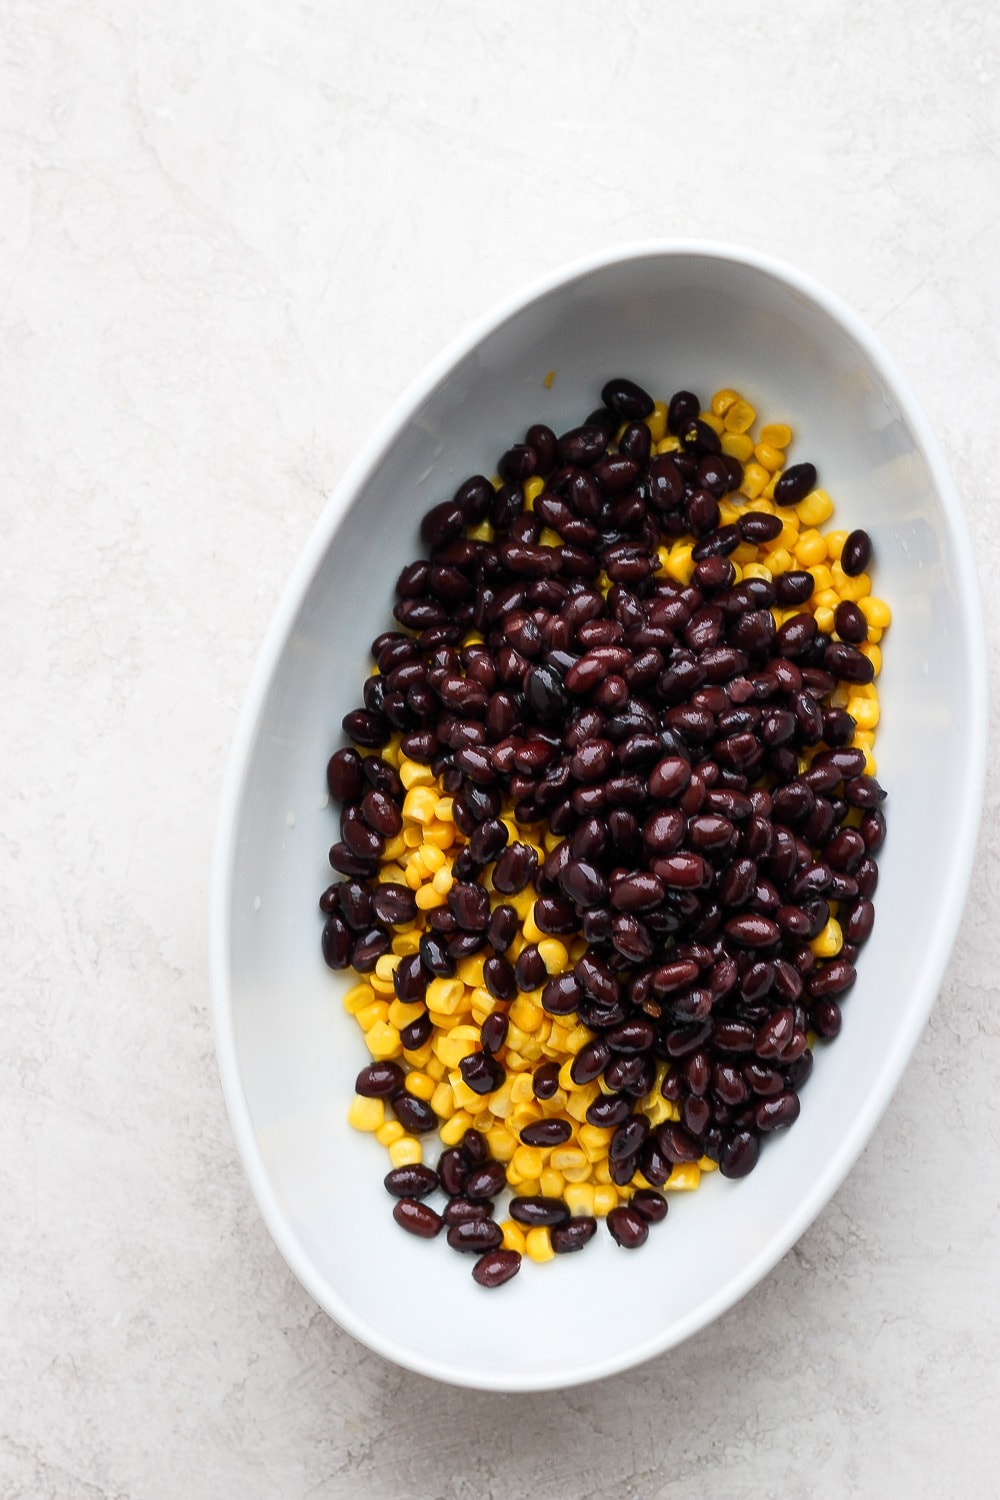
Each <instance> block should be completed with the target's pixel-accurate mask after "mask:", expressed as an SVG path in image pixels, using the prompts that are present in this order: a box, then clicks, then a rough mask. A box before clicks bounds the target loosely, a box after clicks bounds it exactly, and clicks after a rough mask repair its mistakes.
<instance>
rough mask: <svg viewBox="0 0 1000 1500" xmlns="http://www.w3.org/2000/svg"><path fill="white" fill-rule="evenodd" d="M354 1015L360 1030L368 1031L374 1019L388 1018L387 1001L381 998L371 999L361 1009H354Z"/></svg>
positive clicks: (383, 1019) (382, 1019)
mask: <svg viewBox="0 0 1000 1500" xmlns="http://www.w3.org/2000/svg"><path fill="white" fill-rule="evenodd" d="M355 1015H356V1016H357V1018H358V1025H359V1026H360V1027H361V1030H362V1031H368V1030H369V1029H370V1027H372V1026H374V1025H375V1022H376V1021H385V1020H387V1019H388V1016H389V1002H388V1000H382V999H375V1000H371V1001H369V1003H368V1004H367V1005H365V1006H363V1007H362V1009H361V1010H359V1011H356V1012H355Z"/></svg>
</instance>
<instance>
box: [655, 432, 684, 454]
mask: <svg viewBox="0 0 1000 1500" xmlns="http://www.w3.org/2000/svg"><path fill="white" fill-rule="evenodd" d="M655 448H656V452H657V453H679V452H680V449H681V440H680V438H679V437H675V436H674V434H673V433H672V432H668V433H667V435H666V437H665V438H661V439H660V441H659V442H658V443H657V444H656V445H655Z"/></svg>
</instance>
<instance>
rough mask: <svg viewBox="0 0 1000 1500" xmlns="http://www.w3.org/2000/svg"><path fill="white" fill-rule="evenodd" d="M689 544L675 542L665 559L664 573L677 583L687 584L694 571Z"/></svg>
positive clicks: (691, 546)
mask: <svg viewBox="0 0 1000 1500" xmlns="http://www.w3.org/2000/svg"><path fill="white" fill-rule="evenodd" d="M692 551H693V544H692V543H691V542H675V544H674V545H673V546H672V547H671V549H670V554H669V556H668V558H667V564H666V571H667V573H669V575H670V577H671V578H673V579H674V580H675V581H676V582H677V583H683V584H685V585H686V584H689V583H690V582H691V579H692V576H693V575H694V570H695V561H694V558H693V557H692V556H691V553H692Z"/></svg>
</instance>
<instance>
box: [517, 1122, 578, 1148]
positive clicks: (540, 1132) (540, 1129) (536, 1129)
mask: <svg viewBox="0 0 1000 1500" xmlns="http://www.w3.org/2000/svg"><path fill="white" fill-rule="evenodd" d="M572 1134H573V1127H572V1126H571V1125H570V1123H569V1121H568V1120H558V1119H548V1120H536V1121H535V1122H534V1124H532V1125H525V1127H524V1129H523V1130H522V1131H521V1140H522V1141H523V1143H524V1145H526V1146H561V1145H562V1144H563V1142H564V1141H568V1140H569V1138H570V1136H571V1135H572Z"/></svg>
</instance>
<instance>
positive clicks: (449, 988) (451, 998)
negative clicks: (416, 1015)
mask: <svg viewBox="0 0 1000 1500" xmlns="http://www.w3.org/2000/svg"><path fill="white" fill-rule="evenodd" d="M425 998H426V1002H427V1009H428V1010H436V1011H439V1012H440V1013H441V1014H442V1015H446V1016H449V1015H451V1016H453V1015H454V1014H455V1012H456V1011H457V1010H458V1008H459V1005H460V1004H461V1002H462V1001H463V1000H464V999H465V985H464V984H463V983H462V981H461V980H460V979H442V978H441V977H440V975H437V974H436V975H435V976H434V978H433V979H432V980H431V981H430V983H429V984H428V986H427V993H426V996H425Z"/></svg>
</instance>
